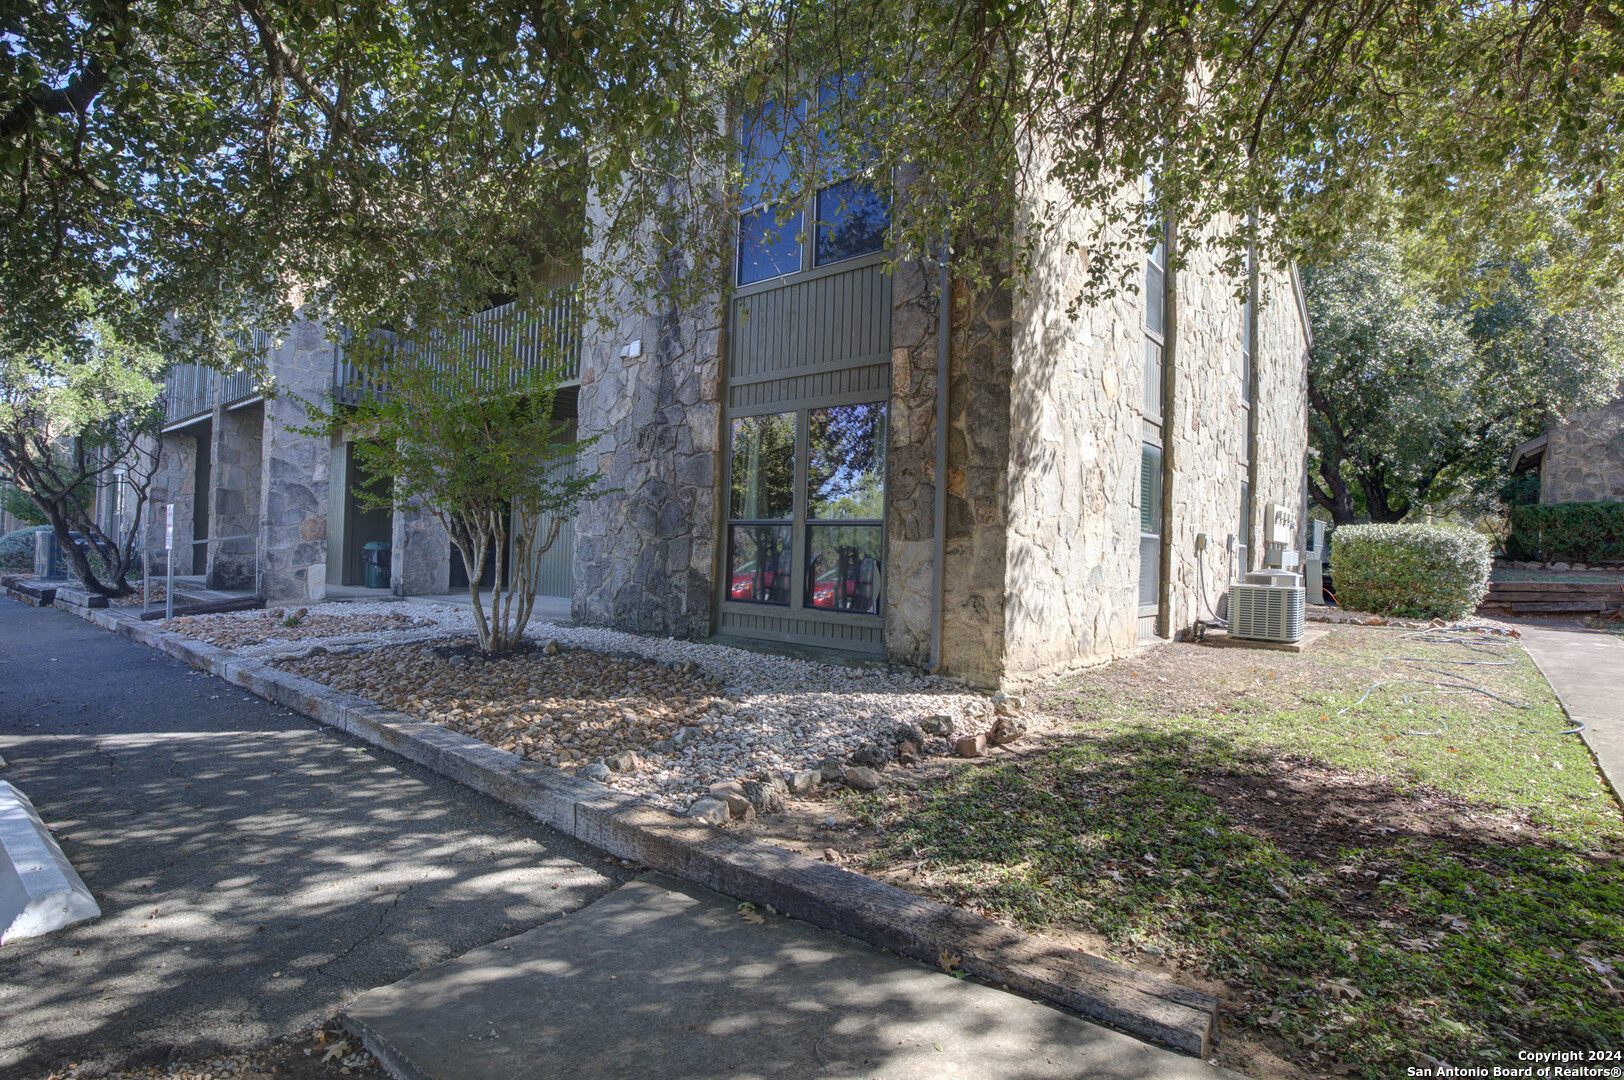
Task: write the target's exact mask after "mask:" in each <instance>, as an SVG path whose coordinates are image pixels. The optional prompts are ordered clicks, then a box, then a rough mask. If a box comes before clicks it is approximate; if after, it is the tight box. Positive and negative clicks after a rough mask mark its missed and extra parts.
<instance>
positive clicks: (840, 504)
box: [806, 402, 885, 615]
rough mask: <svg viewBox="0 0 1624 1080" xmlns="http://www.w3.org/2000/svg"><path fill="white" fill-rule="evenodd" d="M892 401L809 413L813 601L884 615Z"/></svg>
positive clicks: (809, 589)
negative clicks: (882, 575) (882, 599)
mask: <svg viewBox="0 0 1624 1080" xmlns="http://www.w3.org/2000/svg"><path fill="white" fill-rule="evenodd" d="M884 484H885V406H884V405H883V404H880V403H877V402H876V403H874V404H868V405H841V406H837V407H835V408H829V409H811V410H808V412H807V469H806V488H807V492H806V517H807V526H806V558H807V564H806V606H807V607H812V608H822V609H825V610H828V611H851V612H858V613H862V614H867V615H878V614H879V613H880V567H881V565H882V561H883V556H882V543H883V541H884V538H885V521H884V494H883V491H884Z"/></svg>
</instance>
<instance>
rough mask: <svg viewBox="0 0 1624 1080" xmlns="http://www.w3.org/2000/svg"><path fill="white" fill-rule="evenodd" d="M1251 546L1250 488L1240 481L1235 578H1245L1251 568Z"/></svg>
mask: <svg viewBox="0 0 1624 1080" xmlns="http://www.w3.org/2000/svg"><path fill="white" fill-rule="evenodd" d="M1251 546H1252V487H1251V485H1250V484H1248V483H1247V482H1246V481H1244V480H1242V481H1241V523H1240V528H1238V529H1236V530H1235V556H1236V559H1237V560H1238V561H1237V563H1236V565H1237V566H1239V567H1240V570H1239V572H1238V573H1237V574H1236V576H1237V577H1245V576H1246V572H1247V571H1248V570H1250V569H1251V568H1252V564H1251V561H1250V559H1251V556H1250V548H1251Z"/></svg>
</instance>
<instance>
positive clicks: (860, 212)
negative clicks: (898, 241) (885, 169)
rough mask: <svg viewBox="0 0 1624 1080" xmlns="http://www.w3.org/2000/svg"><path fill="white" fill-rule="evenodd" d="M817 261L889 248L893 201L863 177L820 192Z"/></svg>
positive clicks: (840, 259) (842, 258)
mask: <svg viewBox="0 0 1624 1080" xmlns="http://www.w3.org/2000/svg"><path fill="white" fill-rule="evenodd" d="M817 214H818V229H817V252H816V256H817V264H818V265H819V266H824V265H826V264H828V263H833V262H840V261H842V260H844V259H855V258H857V256H859V255H870V254H873V253H874V252H876V251H882V250H884V249H885V231H886V230H887V229H889V228H890V227H891V200H890V199H889V198H888V197H887V196H886V195H885V193H884V192H880V191H876V190H874V188H873V187H871V186H870V185H868V184H867V183H865V182H864V181H862V180H842V181H840V182H839V183H837V184H830V185H829V186H828V187H826V188H823V189H822V190H820V191H819V192H818V205H817Z"/></svg>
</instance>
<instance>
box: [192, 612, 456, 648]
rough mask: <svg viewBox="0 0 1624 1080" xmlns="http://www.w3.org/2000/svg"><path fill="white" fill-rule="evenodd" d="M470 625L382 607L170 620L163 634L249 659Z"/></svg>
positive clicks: (448, 616)
mask: <svg viewBox="0 0 1624 1080" xmlns="http://www.w3.org/2000/svg"><path fill="white" fill-rule="evenodd" d="M468 620H469V616H468V614H467V613H466V612H461V611H456V610H453V609H450V608H439V607H425V606H419V605H416V604H411V605H407V604H401V603H388V602H384V603H355V604H330V605H321V606H317V607H314V608H312V607H275V608H267V609H266V610H264V611H234V612H229V613H226V614H221V615H188V616H181V617H178V618H174V619H171V620H169V621H168V622H166V623H164V629H165V630H171V631H173V632H175V633H177V634H182V635H184V636H186V637H189V638H195V639H196V640H198V641H203V642H207V643H208V644H210V645H216V646H219V647H220V648H222V649H231V650H232V651H234V652H240V653H242V654H243V655H245V656H264V655H274V654H276V653H278V652H282V651H285V650H286V649H287V648H288V647H289V646H297V645H299V644H301V643H303V642H309V641H328V642H331V643H333V644H354V645H366V644H372V643H377V642H385V641H410V640H415V639H421V638H423V637H432V636H435V635H440V634H444V633H445V632H446V631H447V630H453V629H465V628H466V627H467V625H468Z"/></svg>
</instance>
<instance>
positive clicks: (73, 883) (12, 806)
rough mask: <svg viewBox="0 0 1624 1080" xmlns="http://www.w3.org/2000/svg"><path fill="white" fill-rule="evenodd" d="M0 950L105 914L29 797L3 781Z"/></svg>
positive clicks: (0, 786)
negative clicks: (19, 941)
mask: <svg viewBox="0 0 1624 1080" xmlns="http://www.w3.org/2000/svg"><path fill="white" fill-rule="evenodd" d="M0 856H3V857H0V945H5V944H7V943H9V942H12V941H17V940H18V939H20V938H30V937H40V936H41V935H44V934H49V933H50V932H51V931H53V930H60V929H62V928H63V927H64V926H70V925H72V924H73V923H76V922H82V921H83V920H85V919H94V918H97V917H98V916H100V915H101V907H100V905H98V904H97V903H96V898H95V897H93V896H91V895H90V890H89V889H87V888H85V883H84V881H83V880H81V879H80V877H79V874H78V872H77V871H75V870H74V869H73V865H72V864H71V863H69V862H68V857H67V856H66V855H64V854H62V848H61V847H60V846H59V845H58V844H57V842H56V840H55V839H54V838H53V837H52V836H51V832H50V830H49V829H47V828H46V827H45V822H43V821H41V820H40V816H39V812H38V811H36V810H35V809H34V804H33V803H31V802H29V801H28V796H27V795H24V794H23V793H22V792H20V791H18V790H17V789H16V788H14V787H12V786H11V785H10V784H8V783H6V782H5V781H4V780H0Z"/></svg>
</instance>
